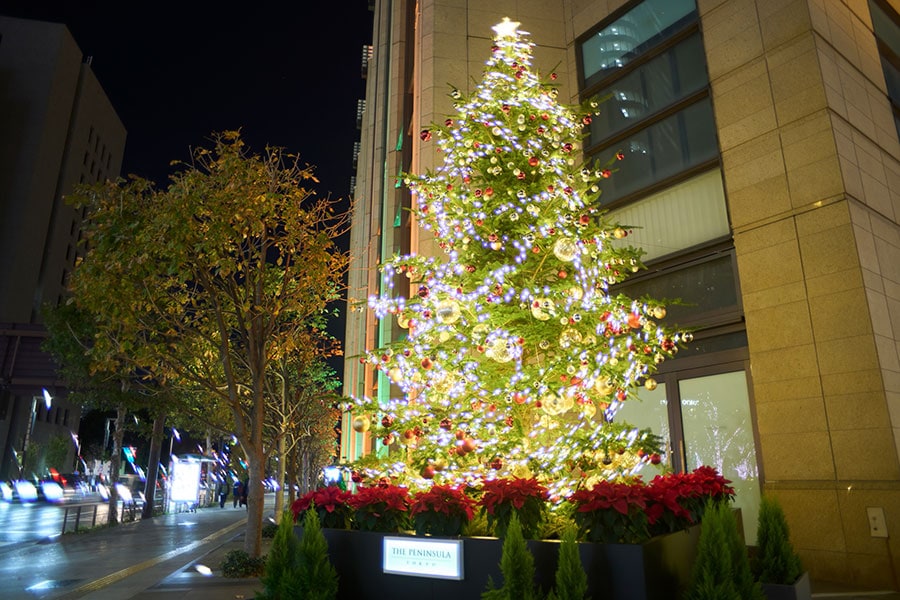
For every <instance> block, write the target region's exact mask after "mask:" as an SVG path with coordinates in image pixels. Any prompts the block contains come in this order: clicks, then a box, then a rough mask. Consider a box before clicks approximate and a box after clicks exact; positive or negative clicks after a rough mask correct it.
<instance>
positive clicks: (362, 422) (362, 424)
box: [351, 415, 372, 433]
mask: <svg viewBox="0 0 900 600" xmlns="http://www.w3.org/2000/svg"><path fill="white" fill-rule="evenodd" d="M351 424H352V426H353V431H355V432H357V433H363V432H366V431H368V430H369V427H371V425H372V422H371V421H370V420H369V417H367V416H366V415H356V416H355V417H353V421H352V423H351Z"/></svg>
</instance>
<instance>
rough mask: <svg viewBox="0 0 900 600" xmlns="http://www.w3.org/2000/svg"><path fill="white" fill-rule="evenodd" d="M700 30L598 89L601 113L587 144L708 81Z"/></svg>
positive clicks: (643, 116) (634, 121) (672, 101)
mask: <svg viewBox="0 0 900 600" xmlns="http://www.w3.org/2000/svg"><path fill="white" fill-rule="evenodd" d="M705 64H706V63H705V57H704V54H703V44H702V42H701V40H700V34H696V35H693V36H691V37H689V38H688V39H686V40H685V41H684V42H682V43H680V44H678V45H677V46H675V47H674V48H671V49H669V51H668V52H665V53H663V54H661V55H659V56H657V57H656V58H654V59H653V60H651V61H650V62H648V63H646V64H644V65H641V66H640V67H638V68H637V69H635V70H634V71H632V72H631V73H629V74H628V75H626V76H624V77H622V78H621V79H619V80H617V81H616V82H615V83H613V84H612V85H610V86H608V87H606V88H604V89H602V90H600V91H599V92H597V98H600V99H602V102H601V103H600V114H599V115H596V116H595V117H594V119H593V122H592V123H591V128H590V140H589V142H588V145H589V146H590V145H593V144H598V143H602V141H603V140H604V139H606V138H608V137H610V136H612V135H614V134H616V133H618V132H620V131H623V130H625V129H628V128H629V127H632V126H634V125H635V124H637V123H640V122H641V121H643V120H644V119H646V118H647V117H650V116H652V115H654V114H656V113H657V112H659V111H660V110H661V109H664V108H666V107H667V106H670V105H672V104H674V103H675V102H677V101H679V100H681V99H683V98H686V97H687V96H689V95H691V94H692V93H694V92H696V91H697V90H700V89H703V88H704V87H706V85H707V83H708V79H707V75H706V68H705Z"/></svg>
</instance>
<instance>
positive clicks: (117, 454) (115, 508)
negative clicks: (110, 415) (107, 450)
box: [107, 405, 126, 525]
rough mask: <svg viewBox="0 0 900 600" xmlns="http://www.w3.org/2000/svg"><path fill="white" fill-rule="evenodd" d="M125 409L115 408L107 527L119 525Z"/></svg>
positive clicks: (120, 406) (121, 407)
mask: <svg viewBox="0 0 900 600" xmlns="http://www.w3.org/2000/svg"><path fill="white" fill-rule="evenodd" d="M125 414H126V410H125V407H124V406H122V405H119V406H118V407H117V408H116V429H115V432H114V434H113V451H112V457H111V458H110V461H109V519H108V520H107V524H108V525H118V523H119V490H118V489H117V488H116V484H118V483H119V468H120V467H121V464H122V438H123V437H125Z"/></svg>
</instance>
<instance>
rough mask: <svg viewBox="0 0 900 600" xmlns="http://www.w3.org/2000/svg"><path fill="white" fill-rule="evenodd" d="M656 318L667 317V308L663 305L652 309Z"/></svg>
mask: <svg viewBox="0 0 900 600" xmlns="http://www.w3.org/2000/svg"><path fill="white" fill-rule="evenodd" d="M651 314H652V315H653V318H654V319H665V318H666V309H665V307H662V306H656V307H654V308H653V310H652V311H651Z"/></svg>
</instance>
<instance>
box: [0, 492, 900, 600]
mask: <svg viewBox="0 0 900 600" xmlns="http://www.w3.org/2000/svg"><path fill="white" fill-rule="evenodd" d="M272 504H273V498H272V497H271V496H269V497H267V503H266V515H267V517H268V516H271V511H272ZM246 520H247V517H246V510H245V509H241V508H237V509H235V508H232V506H231V504H230V503H229V504H226V507H225V508H224V509H220V508H219V507H218V506H214V507H212V508H205V509H200V510H198V511H196V512H185V513H178V514H171V515H165V516H161V517H156V518H154V519H151V520H148V521H139V522H137V523H129V524H125V525H122V526H120V527H117V528H115V529H103V530H98V531H94V532H90V533H82V534H69V535H65V536H58V537H56V538H55V539H52V540H47V541H46V542H43V543H36V544H30V545H27V546H23V547H21V548H18V549H15V550H13V549H10V548H4V549H3V551H2V552H0V598H3V599H4V600H7V599H9V600H14V599H15V600H17V599H20V598H21V599H23V600H26V599H27V600H33V599H39V598H40V599H48V600H74V599H76V598H79V599H86V600H163V599H165V600H250V599H252V598H254V597H255V596H256V593H257V592H260V591H262V585H261V584H260V582H259V579H256V578H251V579H230V578H226V577H223V576H222V573H221V571H220V567H221V563H222V560H223V559H224V557H225V555H226V554H227V553H228V552H229V551H230V550H233V549H241V548H243V532H244V525H245V524H246ZM269 543H270V540H265V539H264V540H263V552H266V551H268V545H269ZM813 598H816V599H817V600H900V593H897V592H889V591H871V592H863V591H859V590H854V589H852V588H846V587H842V586H837V585H831V584H827V583H823V582H813ZM398 600H403V599H398Z"/></svg>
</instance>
